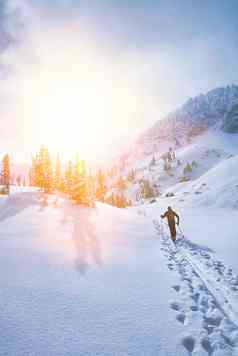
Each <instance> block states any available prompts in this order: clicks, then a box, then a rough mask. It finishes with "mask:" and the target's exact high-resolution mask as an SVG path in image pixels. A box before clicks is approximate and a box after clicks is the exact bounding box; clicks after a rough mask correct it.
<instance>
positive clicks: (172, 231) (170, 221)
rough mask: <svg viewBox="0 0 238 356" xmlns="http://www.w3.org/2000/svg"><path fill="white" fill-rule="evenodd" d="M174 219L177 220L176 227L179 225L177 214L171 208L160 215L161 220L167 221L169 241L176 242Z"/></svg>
mask: <svg viewBox="0 0 238 356" xmlns="http://www.w3.org/2000/svg"><path fill="white" fill-rule="evenodd" d="M175 217H176V218H177V225H179V216H178V214H177V213H176V212H175V211H173V209H172V208H171V206H169V207H168V210H167V211H166V212H165V213H164V214H163V215H161V219H164V218H167V220H168V225H169V230H170V234H171V239H172V240H173V241H175V240H176V226H175V225H176V224H175Z"/></svg>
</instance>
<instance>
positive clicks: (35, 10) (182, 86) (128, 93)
mask: <svg viewBox="0 0 238 356" xmlns="http://www.w3.org/2000/svg"><path fill="white" fill-rule="evenodd" d="M0 46H1V52H0V64H1V77H0V78H1V81H2V85H1V88H0V95H1V97H2V100H1V101H0V102H1V103H2V104H1V108H0V114H1V125H0V128H1V131H2V134H3V135H4V141H3V142H4V148H1V149H2V150H14V151H18V154H17V157H19V158H25V157H26V152H29V150H34V149H35V148H36V147H37V146H38V145H39V144H40V143H46V144H48V143H49V141H50V140H51V137H52V136H53V134H52V132H53V131H54V130H55V131H54V136H57V135H58V139H55V140H54V144H53V143H52V149H53V150H57V149H58V148H57V147H58V146H60V144H63V146H64V147H65V146H67V142H70V141H73V142H74V143H73V144H72V147H71V151H73V150H74V149H77V148H78V149H79V151H81V152H82V154H83V155H86V156H87V152H88V151H90V150H96V151H100V150H98V148H99V147H101V148H102V147H103V148H102V152H101V153H102V154H101V156H103V155H104V154H105V153H106V152H108V151H111V150H113V149H114V148H116V147H117V145H118V144H121V143H122V142H124V141H125V142H127V141H128V140H129V139H132V138H134V137H135V135H136V134H137V133H138V132H140V131H142V130H143V129H144V128H146V127H148V126H150V125H151V124H153V123H154V121H156V120H157V119H160V118H162V117H163V116H164V115H165V114H167V113H168V112H169V111H171V110H173V109H175V108H176V107H177V106H179V105H181V104H182V103H183V102H184V101H185V100H186V99H188V98H189V97H191V96H194V95H197V94H199V93H200V92H206V91H208V90H210V89H213V88H214V87H217V86H223V85H228V84H231V83H238V70H237V69H238V65H237V63H238V1H237V0H216V1H215V0H190V1H189V0H163V1H162V0H127V1H126V0H90V1H89V0H82V1H81V0H50V1H49V0H14V1H13V0H12V1H3V0H2V1H0ZM58 103H59V105H58ZM39 111H40V113H39ZM56 116H57V117H60V120H59V121H58V124H57V118H56ZM67 116H68V117H67ZM52 117H54V119H51V118H52ZM65 117H67V119H66V121H67V123H68V126H69V127H71V131H70V129H68V131H67V130H66V128H68V126H67V125H66V124H65V122H64V121H65V120H64V118H65ZM72 117H74V119H72ZM78 117H80V120H81V124H80V125H79V124H76V121H78ZM95 117H97V118H96V119H95ZM83 118H84V119H83ZM70 120H71V121H70ZM80 120H79V121H80ZM6 121H8V122H9V125H8V127H6V124H5V122H6ZM82 121H84V123H82ZM96 121H97V122H96ZM57 125H58V126H59V127H58V128H59V130H58V131H59V132H58V133H57V132H56V131H57ZM60 126H61V128H60ZM93 127H94V131H95V132H94V133H93V134H92V135H91V142H90V139H89V136H90V132H92V131H93ZM77 130H78V131H80V133H81V136H82V135H83V136H84V137H80V135H78V136H77V135H76V134H75V132H76V131H77ZM45 131H47V134H46V135H45V136H44V133H45ZM66 136H68V138H67V139H66V138H65V137H66ZM71 136H72V140H70V137H71ZM98 136H100V138H98ZM44 140H45V142H43V141H44ZM67 140H68V141H67ZM77 140H79V141H80V142H83V143H82V144H81V146H80V145H79V147H77ZM52 142H53V139H52ZM69 146H70V144H69ZM118 147H119V146H118ZM59 150H62V151H63V147H59ZM71 151H70V150H69V152H71ZM99 156H100V154H99Z"/></svg>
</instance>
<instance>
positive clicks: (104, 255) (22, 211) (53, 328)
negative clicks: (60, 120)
mask: <svg viewBox="0 0 238 356" xmlns="http://www.w3.org/2000/svg"><path fill="white" fill-rule="evenodd" d="M174 199H175V200H170V203H172V204H173V205H175V208H176V209H178V212H179V213H180V215H181V226H182V229H183V230H184V231H185V233H186V238H184V239H181V236H179V240H178V245H177V247H175V246H173V245H172V244H171V242H170V240H169V239H168V234H167V231H166V229H167V228H166V226H165V227H164V230H163V231H162V230H161V229H160V222H159V221H158V217H159V216H160V214H161V212H162V211H163V210H164V207H165V206H166V205H167V204H168V201H169V200H168V199H167V198H161V199H160V200H159V202H158V203H157V204H153V205H150V204H148V205H144V207H143V208H141V207H140V208H130V209H126V210H122V209H116V208H113V207H110V206H106V205H103V204H98V205H97V208H96V209H93V208H84V207H79V206H75V205H74V204H72V203H70V202H68V201H66V200H64V199H62V198H57V197H56V196H51V197H49V198H48V202H47V201H46V200H45V198H44V197H43V196H42V195H41V194H40V193H39V192H37V191H34V190H30V191H27V190H26V189H25V190H24V192H22V193H21V191H19V190H18V191H17V192H16V193H13V194H12V196H11V197H9V198H7V197H2V198H1V202H0V204H1V213H0V275H1V305H2V308H1V310H0V319H1V325H2V329H1V343H0V355H1V356H12V355H14V356H15V355H17V356H25V355H29V356H42V355H50V356H61V355H62V356H63V355H71V356H74V355H75V356H76V355H77V356H87V355H95V356H97V355H98V356H102V355H103V356H112V355H130V356H140V355H141V356H144V355H148V356H150V355H151V356H153V355H159V356H188V355H190V356H191V355H192V356H207V355H213V356H236V355H237V352H238V348H237V346H238V327H237V325H236V320H237V319H236V311H237V290H238V276H237V274H236V272H235V270H236V271H237V272H238V268H237V258H236V257H237V256H236V251H237V248H238V245H237V244H238V239H237V236H236V233H235V230H234V228H232V227H231V228H230V229H229V230H227V227H228V226H234V225H233V223H235V222H236V221H237V220H236V218H237V216H236V215H235V214H234V211H233V212H229V211H226V210H222V211H218V210H216V211H214V210H213V211H212V212H209V211H208V209H205V210H203V209H199V210H198V209H193V208H190V209H188V210H187V211H186V209H187V208H186V207H185V206H183V207H182V206H181V205H179V204H180V203H179V201H177V203H175V202H176V197H175V198H174ZM14 207H17V208H14ZM141 209H143V214H141ZM5 211H8V214H6V213H5ZM221 218H223V219H224V220H225V223H223V224H222V223H221V222H222V219H221ZM228 218H229V222H228ZM152 219H156V220H157V221H156V224H153V222H152ZM216 221H217V225H216V227H218V228H219V230H218V232H219V233H218V234H217V235H216V236H213V235H212V229H215V222H216ZM216 252H217V254H216ZM209 266H210V267H209ZM219 281H220V282H219ZM219 283H220V284H219ZM226 299H227V302H226Z"/></svg>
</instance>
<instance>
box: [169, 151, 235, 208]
mask: <svg viewBox="0 0 238 356" xmlns="http://www.w3.org/2000/svg"><path fill="white" fill-rule="evenodd" d="M237 167H238V155H236V156H234V157H230V158H229V159H226V160H223V161H222V162H220V163H219V164H218V165H216V166H215V167H214V168H212V169H210V170H209V171H208V172H207V173H205V174H203V175H202V176H201V177H200V178H198V179H196V180H194V181H192V182H189V183H180V184H178V185H176V186H174V187H170V189H169V191H171V190H172V191H173V192H174V193H175V194H176V195H178V196H179V197H180V199H182V200H183V197H184V196H186V197H187V199H188V195H192V196H193V197H192V198H191V201H192V203H193V205H194V204H196V205H208V206H213V207H214V206H215V207H229V208H236V209H238V168H237Z"/></svg>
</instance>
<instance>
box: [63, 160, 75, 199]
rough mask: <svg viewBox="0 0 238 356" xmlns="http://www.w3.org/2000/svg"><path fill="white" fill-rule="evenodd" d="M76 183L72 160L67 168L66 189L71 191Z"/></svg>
mask: <svg viewBox="0 0 238 356" xmlns="http://www.w3.org/2000/svg"><path fill="white" fill-rule="evenodd" d="M73 183H74V175H73V165H72V161H68V165H67V167H66V170H65V189H66V191H67V193H70V192H71V190H72V187H73Z"/></svg>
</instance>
